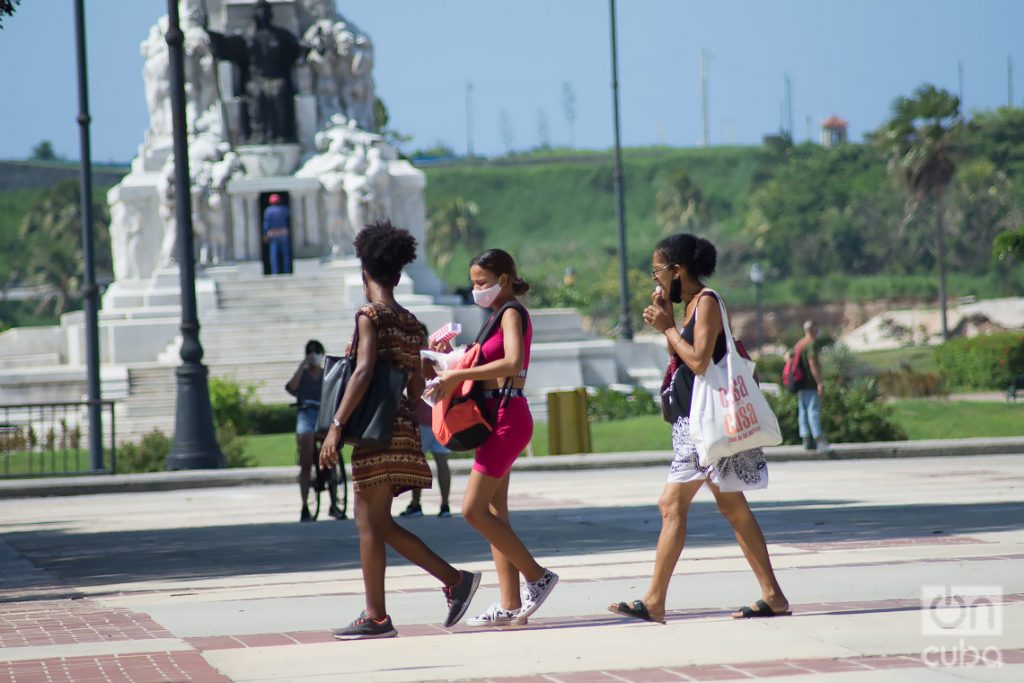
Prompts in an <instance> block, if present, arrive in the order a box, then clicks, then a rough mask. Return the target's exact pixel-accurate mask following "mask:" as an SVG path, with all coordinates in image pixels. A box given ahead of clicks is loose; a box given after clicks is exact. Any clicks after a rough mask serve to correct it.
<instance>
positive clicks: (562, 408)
mask: <svg viewBox="0 0 1024 683" xmlns="http://www.w3.org/2000/svg"><path fill="white" fill-rule="evenodd" d="M590 452H591V446H590V420H589V419H588V417H587V390H586V389H573V390H571V391H552V392H550V393H549V394H548V453H550V454H551V455H561V454H564V453H590Z"/></svg>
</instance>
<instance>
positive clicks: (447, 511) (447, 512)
mask: <svg viewBox="0 0 1024 683" xmlns="http://www.w3.org/2000/svg"><path fill="white" fill-rule="evenodd" d="M437 516H438V517H440V518H441V519H448V518H449V517H451V516H452V510H451V508H449V507H448V506H447V505H442V506H441V511H440V512H438V513H437Z"/></svg>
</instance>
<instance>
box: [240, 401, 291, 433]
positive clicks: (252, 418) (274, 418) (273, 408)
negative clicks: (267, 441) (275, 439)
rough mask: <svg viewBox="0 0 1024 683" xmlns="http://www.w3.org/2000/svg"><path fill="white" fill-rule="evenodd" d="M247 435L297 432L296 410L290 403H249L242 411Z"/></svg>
mask: <svg viewBox="0 0 1024 683" xmlns="http://www.w3.org/2000/svg"><path fill="white" fill-rule="evenodd" d="M242 413H243V415H244V417H243V420H244V422H245V424H247V425H248V430H247V431H246V432H245V433H246V434H283V433H285V432H294V431H295V408H294V406H292V405H291V404H290V403H249V404H247V405H245V407H244V408H243V410H242Z"/></svg>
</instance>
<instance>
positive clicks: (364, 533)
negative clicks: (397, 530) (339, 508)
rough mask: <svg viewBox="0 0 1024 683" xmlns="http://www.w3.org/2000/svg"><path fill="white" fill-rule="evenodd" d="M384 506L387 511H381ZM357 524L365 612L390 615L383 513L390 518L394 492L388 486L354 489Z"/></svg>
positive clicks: (381, 615)
mask: <svg viewBox="0 0 1024 683" xmlns="http://www.w3.org/2000/svg"><path fill="white" fill-rule="evenodd" d="M382 507H383V512H384V515H382V514H381V512H382V511H381V508H382ZM355 516H356V528H357V529H358V530H359V561H360V564H361V565H362V568H363V590H364V591H365V592H366V613H367V614H369V615H370V618H372V619H376V620H378V621H379V620H381V619H383V618H384V617H386V616H387V615H388V611H387V605H386V604H385V601H384V570H385V568H386V567H387V555H386V553H385V549H384V542H385V536H386V535H385V533H384V532H383V531H382V529H383V526H384V524H383V520H382V519H381V517H382V516H386V517H387V518H388V519H390V518H391V495H390V488H389V487H387V486H374V487H371V488H369V489H364V490H362V491H356V493H355Z"/></svg>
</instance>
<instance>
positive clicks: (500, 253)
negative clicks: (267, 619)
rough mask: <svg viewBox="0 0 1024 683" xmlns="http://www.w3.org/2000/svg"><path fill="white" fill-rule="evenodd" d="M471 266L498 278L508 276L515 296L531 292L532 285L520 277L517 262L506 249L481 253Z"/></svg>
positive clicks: (470, 263) (471, 262)
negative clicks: (517, 271)
mask: <svg viewBox="0 0 1024 683" xmlns="http://www.w3.org/2000/svg"><path fill="white" fill-rule="evenodd" d="M469 265H470V267H473V266H479V267H480V268H483V269H484V270H486V271H487V272H489V273H494V274H495V275H496V276H498V277H501V276H502V275H508V278H509V281H510V282H511V283H512V293H513V294H514V295H515V296H522V295H524V294H526V293H527V292H529V291H530V283H529V282H527V281H526V280H524V279H522V278H521V277H519V274H518V273H516V262H515V260H513V258H512V255H511V254H509V253H508V252H507V251H505V250H504V249H488V250H487V251H484V252H481V253H480V254H477V255H476V256H475V257H474V258H473V260H472V261H470V262H469Z"/></svg>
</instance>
